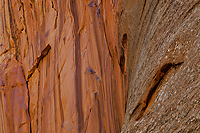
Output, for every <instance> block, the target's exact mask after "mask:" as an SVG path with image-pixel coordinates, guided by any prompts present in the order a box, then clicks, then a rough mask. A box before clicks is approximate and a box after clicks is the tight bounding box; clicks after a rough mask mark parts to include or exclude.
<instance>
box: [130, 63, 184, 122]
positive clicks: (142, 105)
mask: <svg viewBox="0 0 200 133" xmlns="http://www.w3.org/2000/svg"><path fill="white" fill-rule="evenodd" d="M182 63H183V62H180V63H177V64H175V63H165V64H164V65H163V66H162V67H161V68H160V70H159V71H158V72H157V73H156V75H155V76H154V77H153V81H152V83H151V84H150V86H149V88H148V90H147V91H146V93H144V95H143V97H142V99H141V100H140V102H139V103H138V104H137V106H136V107H135V109H134V110H133V111H132V113H131V115H130V119H132V117H134V116H136V119H135V120H136V121H138V120H140V119H141V118H142V117H143V116H144V114H145V112H146V111H147V109H148V108H149V107H150V106H151V104H152V102H153V100H154V99H153V95H155V94H156V91H157V90H158V88H159V85H160V84H161V83H162V80H163V78H164V77H165V76H166V75H167V73H168V72H169V70H170V69H171V68H175V69H176V68H177V67H178V66H180V65H181V64H182ZM130 119H129V120H130Z"/></svg>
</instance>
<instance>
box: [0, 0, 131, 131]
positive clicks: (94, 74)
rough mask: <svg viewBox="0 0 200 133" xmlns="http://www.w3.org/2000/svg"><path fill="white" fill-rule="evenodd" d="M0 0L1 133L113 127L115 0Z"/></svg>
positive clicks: (118, 104)
mask: <svg viewBox="0 0 200 133" xmlns="http://www.w3.org/2000/svg"><path fill="white" fill-rule="evenodd" d="M0 3H1V4H0V5H1V7H0V8H1V9H0V41H1V42H0V43H1V46H0V66H1V67H0V85H1V97H0V104H1V106H0V112H1V120H0V128H1V132H30V131H32V132H34V133H35V132H48V133H49V132H119V131H120V129H121V127H122V124H123V119H124V114H125V95H126V93H127V91H126V92H125V84H124V83H125V80H124V76H125V75H124V74H125V73H124V71H125V70H124V69H125V68H124V65H125V60H124V61H122V63H121V68H120V65H119V64H120V57H121V56H120V54H119V53H121V54H125V53H124V52H121V51H122V48H121V46H118V10H119V9H118V8H119V6H118V5H119V4H120V3H119V1H117V0H103V1H100V0H95V1H89V0H81V1H80V0H60V1H58V0H52V1H50V0H46V1H44V0H0ZM124 57H125V56H124ZM122 72H123V73H122Z"/></svg>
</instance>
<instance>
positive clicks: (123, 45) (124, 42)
mask: <svg viewBox="0 0 200 133" xmlns="http://www.w3.org/2000/svg"><path fill="white" fill-rule="evenodd" d="M126 47H127V34H126V33H125V34H124V35H123V36H122V40H121V52H120V61H119V66H120V69H121V72H122V73H123V74H124V71H125V49H126Z"/></svg>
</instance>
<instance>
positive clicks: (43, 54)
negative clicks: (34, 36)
mask: <svg viewBox="0 0 200 133" xmlns="http://www.w3.org/2000/svg"><path fill="white" fill-rule="evenodd" d="M50 49H51V46H50V45H49V44H48V45H47V46H46V47H45V48H44V50H42V52H41V54H40V56H39V57H38V58H37V60H36V61H35V63H34V65H33V67H32V68H31V70H30V71H28V77H27V81H28V80H29V79H30V77H31V76H32V75H33V73H34V72H35V70H36V68H38V65H39V63H40V61H41V60H42V59H43V58H44V57H45V56H46V55H47V54H48V53H49V50H50Z"/></svg>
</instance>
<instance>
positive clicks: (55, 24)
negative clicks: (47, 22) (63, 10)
mask: <svg viewBox="0 0 200 133" xmlns="http://www.w3.org/2000/svg"><path fill="white" fill-rule="evenodd" d="M51 4H52V8H53V9H54V10H55V11H56V18H55V22H54V29H56V28H57V21H58V10H57V9H56V8H55V6H54V3H53V1H51Z"/></svg>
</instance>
